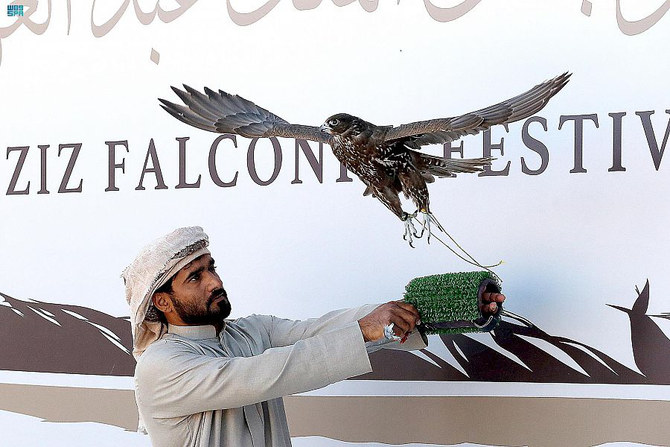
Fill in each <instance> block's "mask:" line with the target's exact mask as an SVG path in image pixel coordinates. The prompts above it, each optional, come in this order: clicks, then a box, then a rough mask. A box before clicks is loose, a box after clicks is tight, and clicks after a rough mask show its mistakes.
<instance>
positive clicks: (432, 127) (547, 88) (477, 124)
mask: <svg viewBox="0 0 670 447" xmlns="http://www.w3.org/2000/svg"><path fill="white" fill-rule="evenodd" d="M570 76H571V74H570V73H563V74H562V75H559V76H556V77H555V78H553V79H550V80H548V81H545V82H543V83H541V84H538V85H536V86H535V87H533V88H532V89H530V90H528V91H527V92H525V93H522V94H520V95H518V96H515V97H514V98H510V99H508V100H506V101H503V102H501V103H499V104H496V105H493V106H489V107H486V108H484V109H481V110H477V111H475V112H470V113H466V114H465V115H461V116H454V117H451V118H439V119H433V120H427V121H417V122H414V123H408V124H403V125H400V126H398V127H394V128H392V129H391V130H389V131H388V132H387V134H386V136H385V137H384V139H385V140H386V141H389V142H390V141H392V140H400V139H405V140H406V141H404V143H406V144H407V145H408V146H409V147H411V148H414V149H419V148H420V147H421V146H424V145H427V144H442V143H448V142H450V141H454V140H457V139H459V138H461V137H462V136H464V135H473V134H476V133H478V132H481V131H483V130H486V129H488V128H489V127H491V126H493V125H495V124H507V123H513V122H515V121H518V120H522V119H524V118H528V117H529V116H531V115H533V114H534V113H536V112H538V111H539V110H540V109H542V108H543V107H544V106H545V105H546V104H547V102H548V101H549V99H551V97H552V96H554V95H555V94H556V93H558V92H559V91H560V90H561V89H562V88H563V87H564V86H565V84H567V83H568V80H569V79H570Z"/></svg>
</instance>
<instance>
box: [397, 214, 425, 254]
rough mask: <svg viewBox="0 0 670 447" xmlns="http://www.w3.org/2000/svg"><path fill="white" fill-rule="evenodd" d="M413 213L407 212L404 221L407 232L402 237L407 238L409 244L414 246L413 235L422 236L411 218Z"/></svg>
mask: <svg viewBox="0 0 670 447" xmlns="http://www.w3.org/2000/svg"><path fill="white" fill-rule="evenodd" d="M411 216H412V215H411V214H407V213H405V216H403V217H404V219H403V223H404V224H405V233H404V234H403V235H402V238H403V239H404V240H406V241H407V242H408V243H409V246H410V247H412V248H414V239H413V238H412V235H414V237H416V238H417V239H418V238H420V237H421V236H419V235H418V234H417V232H416V228H415V227H414V224H413V223H412V219H411Z"/></svg>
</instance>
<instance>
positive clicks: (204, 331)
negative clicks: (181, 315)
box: [168, 324, 216, 340]
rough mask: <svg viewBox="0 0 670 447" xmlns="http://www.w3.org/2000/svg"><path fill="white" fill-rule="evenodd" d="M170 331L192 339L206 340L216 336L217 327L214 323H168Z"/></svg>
mask: <svg viewBox="0 0 670 447" xmlns="http://www.w3.org/2000/svg"><path fill="white" fill-rule="evenodd" d="M168 333H170V334H175V335H179V336H181V337H184V338H188V339H191V340H204V339H206V338H216V328H215V327H214V326H212V325H203V326H177V325H174V324H168Z"/></svg>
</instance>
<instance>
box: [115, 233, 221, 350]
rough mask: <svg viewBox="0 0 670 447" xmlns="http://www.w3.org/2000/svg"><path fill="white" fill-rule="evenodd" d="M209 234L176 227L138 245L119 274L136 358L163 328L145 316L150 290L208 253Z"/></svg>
mask: <svg viewBox="0 0 670 447" xmlns="http://www.w3.org/2000/svg"><path fill="white" fill-rule="evenodd" d="M208 245H209V238H208V237H207V235H206V234H205V232H204V231H203V230H202V228H200V227H186V228H179V229H177V230H175V231H173V232H172V233H170V234H167V235H165V236H163V237H161V238H158V239H156V240H155V241H153V242H152V243H150V244H149V245H147V246H146V247H144V248H143V249H142V251H141V252H140V254H138V255H137V257H136V258H135V260H134V261H133V262H132V263H131V264H130V265H129V266H128V267H126V268H125V270H124V271H123V273H122V274H121V277H122V278H123V281H124V283H125V285H126V301H128V304H129V305H130V327H131V328H132V332H133V355H134V356H135V358H136V359H137V358H138V357H139V356H140V355H141V354H142V353H143V352H144V350H145V349H147V347H148V346H149V345H150V344H151V343H153V342H154V341H156V340H157V339H158V338H159V337H160V336H161V335H162V334H163V332H164V330H165V325H164V324H163V323H161V322H160V321H148V320H147V319H145V317H146V315H147V311H148V310H149V308H150V307H151V306H152V305H153V304H152V301H151V298H152V297H153V294H154V292H156V290H157V289H159V288H160V287H161V286H162V285H164V284H165V283H167V282H168V280H169V279H171V278H172V277H173V276H174V275H176V274H177V272H178V271H179V270H181V269H182V268H183V267H184V266H185V265H186V264H188V263H190V262H192V261H193V260H195V259H196V258H199V257H200V256H202V255H205V254H209V250H208V249H207V246H208Z"/></svg>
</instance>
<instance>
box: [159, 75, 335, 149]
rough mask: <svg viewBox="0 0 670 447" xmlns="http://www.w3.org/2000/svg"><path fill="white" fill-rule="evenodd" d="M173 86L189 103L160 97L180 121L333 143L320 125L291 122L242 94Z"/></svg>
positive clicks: (216, 129)
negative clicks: (201, 91) (179, 102)
mask: <svg viewBox="0 0 670 447" xmlns="http://www.w3.org/2000/svg"><path fill="white" fill-rule="evenodd" d="M184 89H185V90H186V91H182V90H179V89H178V88H176V87H172V90H174V92H175V93H176V94H177V96H179V98H180V99H181V100H182V101H183V102H184V104H185V106H182V105H179V104H174V103H172V102H170V101H167V100H165V99H160V98H159V101H160V102H161V103H162V104H161V107H162V108H163V109H165V110H166V111H167V112H168V113H169V114H170V115H172V116H174V117H175V118H177V119H178V120H180V121H183V122H184V123H186V124H189V125H191V126H193V127H197V128H198V129H203V130H208V131H210V132H219V133H235V134H238V135H241V136H243V137H246V138H254V137H286V138H297V139H300V140H311V141H318V142H320V143H326V144H329V143H330V138H331V137H330V135H328V134H327V133H325V132H322V131H320V130H319V128H318V127H313V126H303V125H300V124H290V123H289V122H287V121H286V120H284V119H282V118H280V117H278V116H277V115H275V114H274V113H272V112H269V111H267V110H265V109H264V108H262V107H259V106H257V105H256V104H254V103H253V102H251V101H249V100H246V99H244V98H242V97H241V96H238V95H231V94H229V93H226V92H224V91H221V90H219V92H218V93H217V92H215V91H213V90H211V89H209V88H207V87H205V93H206V94H203V93H200V92H199V91H197V90H195V89H193V88H191V87H189V86H187V85H184Z"/></svg>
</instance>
